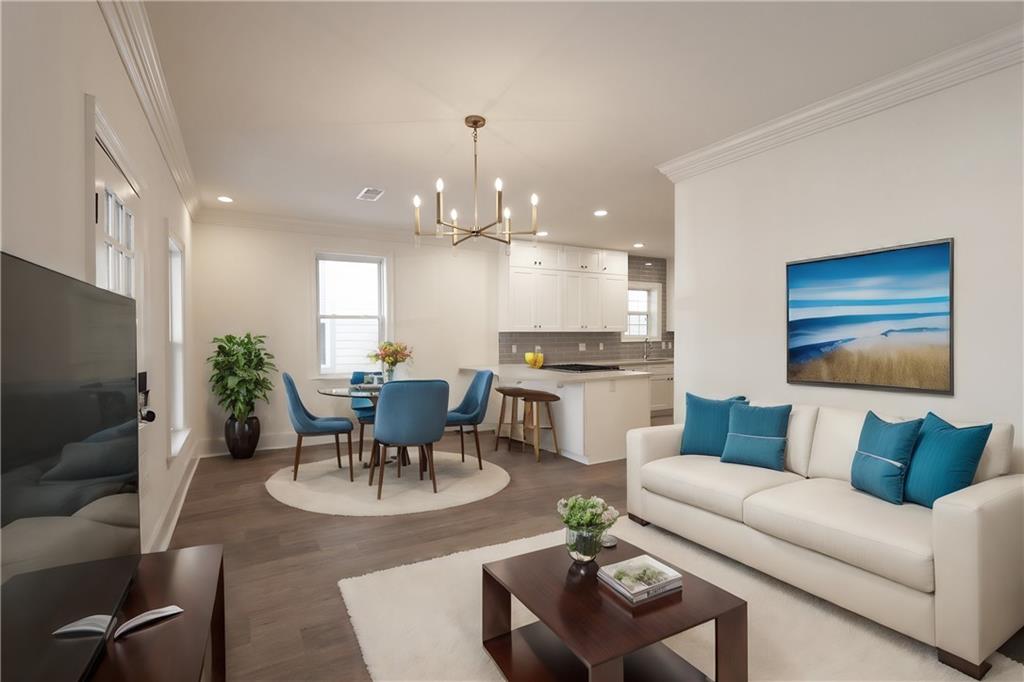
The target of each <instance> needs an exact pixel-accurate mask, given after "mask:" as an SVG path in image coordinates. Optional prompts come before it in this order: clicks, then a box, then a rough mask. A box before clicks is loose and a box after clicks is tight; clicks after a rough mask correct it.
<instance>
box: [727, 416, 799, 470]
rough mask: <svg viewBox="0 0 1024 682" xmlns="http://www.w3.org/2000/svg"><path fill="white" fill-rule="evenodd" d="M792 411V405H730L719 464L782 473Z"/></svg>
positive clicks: (784, 465)
mask: <svg viewBox="0 0 1024 682" xmlns="http://www.w3.org/2000/svg"><path fill="white" fill-rule="evenodd" d="M792 411H793V406H792V405H775V406H772V407H752V406H750V405H741V404H740V403H736V404H735V405H733V406H732V407H731V408H730V410H729V435H728V436H726V438H725V449H724V450H722V461H723V462H729V463H731V464H746V465H748V466H755V467H764V468H765V469H775V470H776V471H785V469H786V432H787V431H788V430H789V414H790V412H792Z"/></svg>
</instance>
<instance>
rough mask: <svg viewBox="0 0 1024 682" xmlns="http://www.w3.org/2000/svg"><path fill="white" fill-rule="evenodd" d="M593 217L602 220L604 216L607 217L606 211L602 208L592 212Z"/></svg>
mask: <svg viewBox="0 0 1024 682" xmlns="http://www.w3.org/2000/svg"><path fill="white" fill-rule="evenodd" d="M594 215H596V216H597V217H598V218H603V217H605V216H606V215H608V211H606V210H604V209H603V208H599V209H597V210H596V211H594Z"/></svg>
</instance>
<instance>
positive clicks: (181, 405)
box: [167, 235, 189, 457]
mask: <svg viewBox="0 0 1024 682" xmlns="http://www.w3.org/2000/svg"><path fill="white" fill-rule="evenodd" d="M175 260H177V262H176V263H175ZM175 269H177V271H178V272H177V277H178V286H177V287H175V281H174V280H175ZM187 286H188V283H187V276H186V263H185V247H184V245H183V244H182V243H181V241H180V240H178V239H177V238H175V237H174V236H172V235H168V237H167V377H168V382H167V384H168V388H167V391H168V402H169V403H170V404H169V405H168V408H169V410H168V412H169V414H168V424H169V428H168V432H169V434H170V437H171V449H170V454H171V457H175V456H176V455H178V454H179V453H180V452H181V451H182V450H183V446H184V443H185V439H186V438H187V436H188V433H189V426H188V404H187V395H188V391H187V386H186V384H187V381H188V370H187V367H186V364H187V353H188V348H187V343H186V339H187V338H188V330H187V329H186V324H187V320H188V317H187V315H186V314H185V307H186V301H187V291H186V287H187ZM175 294H177V295H178V299H179V300H178V301H177V307H176V306H175ZM176 313H177V315H176ZM176 317H177V318H178V319H175V318H176ZM177 327H180V329H176V328H177ZM176 331H177V332H178V336H179V337H180V341H175V332H176Z"/></svg>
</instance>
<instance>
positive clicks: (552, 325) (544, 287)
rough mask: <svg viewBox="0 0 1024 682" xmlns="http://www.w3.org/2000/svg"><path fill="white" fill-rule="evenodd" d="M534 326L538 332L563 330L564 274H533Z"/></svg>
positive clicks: (537, 272)
mask: <svg viewBox="0 0 1024 682" xmlns="http://www.w3.org/2000/svg"><path fill="white" fill-rule="evenodd" d="M533 324H534V328H535V329H538V330H549V331H558V330H559V329H561V328H562V274H561V273H559V272H541V271H536V272H534V273H533Z"/></svg>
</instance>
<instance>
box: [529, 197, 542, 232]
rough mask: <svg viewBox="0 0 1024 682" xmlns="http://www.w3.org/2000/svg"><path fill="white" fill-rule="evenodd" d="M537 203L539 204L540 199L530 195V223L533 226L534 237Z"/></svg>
mask: <svg viewBox="0 0 1024 682" xmlns="http://www.w3.org/2000/svg"><path fill="white" fill-rule="evenodd" d="M539 202H540V199H539V198H538V197H537V195H536V194H531V195H530V213H531V222H532V224H533V234H534V236H537V204H538V203H539Z"/></svg>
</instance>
